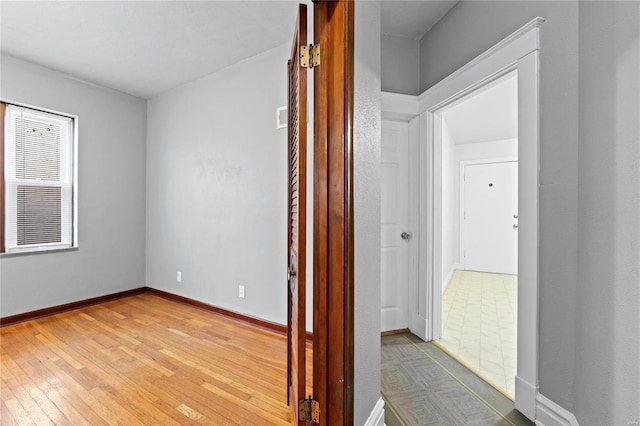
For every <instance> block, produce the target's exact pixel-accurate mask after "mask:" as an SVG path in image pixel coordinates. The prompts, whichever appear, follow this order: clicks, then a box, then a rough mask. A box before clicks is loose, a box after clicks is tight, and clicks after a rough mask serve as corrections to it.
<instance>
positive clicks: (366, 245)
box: [353, 2, 381, 425]
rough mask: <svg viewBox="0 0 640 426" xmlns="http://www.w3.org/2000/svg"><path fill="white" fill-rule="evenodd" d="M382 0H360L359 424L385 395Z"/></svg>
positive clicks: (357, 137) (357, 161)
mask: <svg viewBox="0 0 640 426" xmlns="http://www.w3.org/2000/svg"><path fill="white" fill-rule="evenodd" d="M377 40H380V4H379V3H378V2H356V4H355V88H354V92H355V99H354V101H355V103H354V122H353V134H354V192H355V200H354V201H355V203H354V209H355V354H354V356H355V384H354V386H355V396H354V398H355V401H354V406H355V407H354V408H355V419H354V420H355V424H356V425H362V424H364V422H365V420H367V417H368V416H369V414H370V413H371V410H372V409H373V407H374V406H375V404H376V402H377V401H378V399H379V398H380V143H381V142H380V134H381V122H380V121H381V119H380V117H381V103H380V102H381V101H380V44H379V43H377V42H376V41H377Z"/></svg>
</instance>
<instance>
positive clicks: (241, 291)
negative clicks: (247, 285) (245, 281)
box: [238, 285, 244, 299]
mask: <svg viewBox="0 0 640 426" xmlns="http://www.w3.org/2000/svg"><path fill="white" fill-rule="evenodd" d="M238 297H239V298H240V299H244V286H243V285H239V286H238Z"/></svg>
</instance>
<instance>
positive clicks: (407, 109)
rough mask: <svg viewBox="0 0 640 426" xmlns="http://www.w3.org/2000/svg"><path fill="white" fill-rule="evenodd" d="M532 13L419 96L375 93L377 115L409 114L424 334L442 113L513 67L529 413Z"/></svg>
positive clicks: (414, 266) (534, 303) (432, 318)
mask: <svg viewBox="0 0 640 426" xmlns="http://www.w3.org/2000/svg"><path fill="white" fill-rule="evenodd" d="M543 22H544V19H543V18H535V19H532V20H531V21H530V22H528V23H526V24H525V25H523V26H522V27H521V28H520V29H518V30H517V31H515V32H514V33H512V34H511V35H510V36H508V37H506V38H505V39H503V40H502V41H501V42H500V43H498V44H496V45H495V46H493V47H491V48H490V49H488V50H487V51H486V52H484V53H483V54H481V55H480V56H478V57H477V58H475V59H474V60H472V61H471V62H469V63H468V64H467V65H465V66H463V67H462V68H460V69H459V70H457V71H456V72H454V73H453V74H452V75H450V76H449V77H447V78H445V79H444V80H442V81H441V82H440V83H437V84H436V85H434V86H433V87H431V88H430V89H428V90H427V91H425V92H424V93H422V94H421V95H420V96H418V97H409V96H407V95H394V94H390V93H383V94H382V106H383V119H385V118H387V119H401V120H407V121H409V129H410V138H409V176H410V178H409V186H410V191H409V194H410V206H409V217H410V229H411V233H412V245H411V248H410V267H409V271H410V276H409V294H410V299H409V300H410V303H409V317H410V321H409V323H410V324H409V327H410V330H411V332H412V333H413V334H415V335H416V336H418V337H420V338H421V339H423V340H425V341H431V340H439V339H440V337H441V332H442V303H441V301H442V283H443V282H448V280H447V279H446V278H447V274H448V272H449V271H447V270H443V268H442V254H443V253H442V250H441V249H440V248H441V244H442V237H443V235H442V219H443V217H442V216H443V215H442V209H441V208H439V206H441V205H442V189H443V188H442V183H443V175H442V149H443V146H442V136H443V129H442V113H443V110H444V109H445V108H446V107H447V106H451V105H455V104H456V103H457V102H459V101H460V100H462V99H463V98H465V96H467V95H469V94H470V93H473V92H476V91H478V90H481V89H482V88H484V87H489V85H491V83H493V82H495V81H496V80H498V79H500V78H501V77H504V76H506V75H507V74H509V73H511V72H513V71H517V76H518V79H517V85H518V95H517V96H518V138H517V147H518V254H519V257H518V294H517V307H518V312H517V317H518V321H517V335H518V343H517V346H518V348H517V375H516V378H515V407H516V409H518V411H520V412H521V413H523V414H524V415H525V416H526V417H527V418H529V419H531V420H534V419H535V413H536V395H537V388H538V328H537V324H538V269H539V267H538V251H539V250H538V232H539V228H538V210H539V206H538V193H539V179H538V169H539V56H540V27H541V26H542V24H543Z"/></svg>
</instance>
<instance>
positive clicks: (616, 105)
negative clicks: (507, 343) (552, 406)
mask: <svg viewBox="0 0 640 426" xmlns="http://www.w3.org/2000/svg"><path fill="white" fill-rule="evenodd" d="M637 8H638V3H637V2H629V3H627V4H625V5H621V4H620V3H615V4H614V2H604V3H593V4H592V3H591V2H581V3H578V2H542V1H540V2H538V1H535V2H525V1H522V2H467V1H463V2H460V3H458V4H457V5H456V6H455V7H454V8H453V9H452V10H451V11H450V12H449V13H448V14H447V15H446V16H445V17H444V19H443V20H442V21H441V22H440V23H438V24H437V25H436V26H435V27H434V28H433V29H432V30H431V31H430V32H429V33H428V34H427V35H426V36H425V37H424V38H423V39H422V41H421V46H420V51H421V76H420V80H421V90H426V89H427V88H429V87H431V86H432V85H433V84H435V83H436V82H438V81H440V80H441V79H442V78H444V77H446V76H447V75H449V74H451V73H452V72H453V71H455V70H456V69H458V68H459V67H461V66H462V65H464V64H465V63H467V62H469V61H470V60H472V59H473V58H474V57H476V56H477V55H479V54H480V53H482V52H483V51H485V50H486V49H488V48H489V47H491V46H493V45H494V44H495V43H497V42H498V41H500V40H501V39H503V38H504V37H506V36H507V35H509V34H510V33H511V32H513V31H514V30H516V29H517V28H519V27H520V26H522V25H523V24H525V23H526V22H528V21H529V20H531V19H532V18H534V17H536V16H542V17H544V18H545V19H546V21H545V23H544V24H543V26H542V31H541V46H542V47H541V58H540V63H541V66H540V73H541V81H540V141H541V142H540V295H539V297H540V299H539V300H540V301H539V309H540V312H539V318H540V322H539V332H540V341H539V345H540V352H539V383H540V392H541V393H542V394H543V395H545V396H546V397H548V398H550V399H551V400H553V401H554V402H556V403H558V404H560V405H561V406H563V407H564V408H566V409H568V410H569V411H571V412H573V413H574V414H575V415H576V416H577V419H578V421H580V422H581V423H583V424H627V422H628V421H638V411H637V410H638V408H637V401H638V387H639V386H640V383H639V380H638V361H637V360H638V338H639V335H640V330H639V329H638V328H639V325H638V324H639V323H638V314H637V312H638V290H639V289H638V285H639V284H638V264H639V263H640V262H639V261H640V257H639V256H638V236H639V229H638V214H639V212H638V178H639V176H638V174H639V173H640V171H639V168H638V39H637V37H638V35H637V31H638V12H637ZM623 9H624V10H623ZM618 26H620V27H619V28H618ZM578 76H580V79H578ZM605 76H606V78H603V77H605ZM590 90H593V92H590ZM579 112H580V115H579ZM596 130H597V131H596ZM579 136H580V142H579V143H578V141H579ZM623 181H624V182H625V184H624V185H623ZM579 182H580V183H579ZM596 226H597V227H598V228H596ZM596 229H597V230H596ZM594 231H595V232H594ZM601 256H603V257H601ZM600 369H601V370H600ZM614 384H615V386H614Z"/></svg>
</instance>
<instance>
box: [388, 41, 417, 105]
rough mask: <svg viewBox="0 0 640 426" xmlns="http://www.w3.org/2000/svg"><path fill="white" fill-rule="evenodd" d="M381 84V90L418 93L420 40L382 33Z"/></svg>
mask: <svg viewBox="0 0 640 426" xmlns="http://www.w3.org/2000/svg"><path fill="white" fill-rule="evenodd" d="M380 63H381V68H380V69H381V71H380V72H381V84H382V91H383V92H391V93H402V94H405V95H419V94H420V42H419V41H418V40H412V39H408V38H404V37H396V36H391V35H387V34H382V37H381V51H380Z"/></svg>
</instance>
